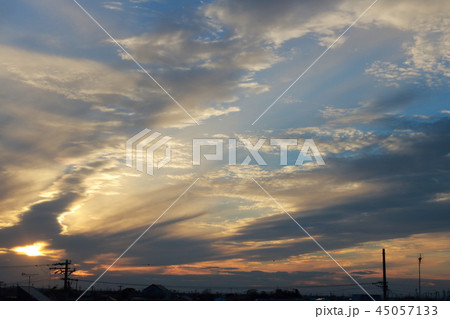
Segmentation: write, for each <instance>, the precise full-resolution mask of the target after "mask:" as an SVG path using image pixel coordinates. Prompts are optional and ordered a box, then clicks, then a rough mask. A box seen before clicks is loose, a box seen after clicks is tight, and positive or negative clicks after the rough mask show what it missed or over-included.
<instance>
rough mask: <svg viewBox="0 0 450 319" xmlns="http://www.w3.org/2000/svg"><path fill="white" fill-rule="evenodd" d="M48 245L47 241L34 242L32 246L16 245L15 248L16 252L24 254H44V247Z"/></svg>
mask: <svg viewBox="0 0 450 319" xmlns="http://www.w3.org/2000/svg"><path fill="white" fill-rule="evenodd" d="M45 246H47V244H46V243H41V242H39V243H34V244H33V245H30V246H23V247H16V248H14V249H13V250H14V251H15V252H16V253H19V254H24V255H27V256H43V255H44V253H43V252H42V251H41V249H42V248H43V247H45Z"/></svg>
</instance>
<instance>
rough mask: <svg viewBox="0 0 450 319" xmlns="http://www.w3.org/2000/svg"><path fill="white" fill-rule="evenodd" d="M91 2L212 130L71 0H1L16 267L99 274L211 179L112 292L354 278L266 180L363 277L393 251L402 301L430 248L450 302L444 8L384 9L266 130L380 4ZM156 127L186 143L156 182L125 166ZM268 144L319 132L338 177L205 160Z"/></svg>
mask: <svg viewBox="0 0 450 319" xmlns="http://www.w3.org/2000/svg"><path fill="white" fill-rule="evenodd" d="M79 3H80V4H81V5H82V6H83V7H84V8H85V9H86V10H87V11H88V12H89V13H90V14H92V16H93V17H95V19H97V20H98V22H99V23H100V24H101V25H102V26H103V27H104V28H105V29H106V30H107V31H108V32H109V33H110V34H111V35H112V36H113V37H114V38H115V39H116V40H117V41H118V42H119V43H120V44H121V45H122V46H123V47H124V48H125V49H126V50H127V51H128V52H129V53H130V54H131V55H132V56H133V57H134V58H135V59H136V61H138V62H139V63H140V64H141V65H142V66H143V67H144V68H145V69H146V70H147V71H148V72H149V73H150V74H151V75H152V76H154V78H155V79H156V80H157V81H158V82H159V83H160V84H161V85H162V86H163V87H164V88H165V89H166V90H167V91H168V92H170V94H171V95H172V96H173V97H174V98H175V99H176V100H177V101H178V102H179V103H180V104H181V105H182V106H183V107H184V108H185V109H186V110H187V112H188V113H189V114H191V115H192V117H193V118H195V119H196V120H197V121H198V123H199V124H200V125H196V124H195V123H194V121H193V120H192V119H191V118H190V117H189V116H188V115H187V114H186V113H185V112H183V111H182V110H181V109H180V108H179V107H178V106H177V105H176V104H175V103H174V102H173V101H172V100H171V99H170V98H169V97H168V96H167V95H166V94H165V93H164V92H163V91H162V90H161V89H160V88H159V87H158V86H157V85H156V84H155V83H154V81H152V79H150V78H149V77H148V76H146V75H145V74H144V73H143V72H142V70H140V69H139V68H138V66H137V65H136V64H135V63H134V62H133V61H131V60H130V58H129V57H128V56H127V55H126V54H124V52H123V51H121V50H120V48H119V47H118V46H117V45H116V44H115V43H113V41H111V39H110V38H108V36H107V35H106V34H105V33H104V32H103V31H102V30H101V29H100V28H99V27H98V26H97V25H96V24H95V23H94V22H93V21H92V20H91V19H89V17H88V16H87V15H86V14H85V13H84V12H83V11H82V10H81V9H80V8H79V7H78V6H77V5H76V3H75V2H73V1H56V0H44V1H39V2H36V1H25V0H24V1H12V0H11V1H10V0H6V1H3V2H2V4H1V5H0V8H1V10H0V28H1V30H2V32H0V54H1V59H0V61H1V62H0V65H1V67H0V81H1V84H2V85H1V89H0V92H1V94H0V129H1V132H0V133H1V138H0V150H1V152H0V154H1V155H0V167H1V170H0V175H1V179H2V181H4V182H3V183H2V185H1V186H0V190H1V191H2V192H1V195H0V261H1V262H0V265H21V264H28V263H31V264H34V263H36V262H39V263H41V262H44V263H47V262H49V261H58V260H60V259H62V258H66V257H67V258H70V259H72V260H74V262H76V263H77V265H78V269H80V270H79V271H78V275H79V276H85V277H86V278H87V279H94V278H96V276H98V275H99V274H100V273H101V271H102V269H104V268H105V267H107V266H108V265H109V264H110V263H111V262H112V261H113V260H114V259H115V258H116V257H117V256H118V255H120V253H121V252H122V251H123V250H124V249H125V248H126V247H127V246H128V245H129V244H130V243H131V242H132V241H133V240H134V238H136V237H137V236H138V235H139V234H140V233H141V232H142V230H143V229H145V227H146V226H147V225H149V224H151V223H152V222H153V221H154V220H155V219H156V218H157V217H158V216H159V215H160V214H161V213H162V212H163V211H164V210H165V209H166V208H167V207H168V206H169V205H170V204H171V202H173V200H174V199H175V198H176V197H177V196H178V195H179V194H181V193H182V192H183V190H184V189H185V188H186V187H187V186H188V185H189V184H190V183H192V182H193V181H194V180H195V179H196V178H199V181H198V182H197V183H196V185H195V186H194V187H193V188H192V189H191V190H190V191H189V192H188V193H187V194H186V196H184V197H183V198H182V199H181V200H180V202H179V203H177V205H175V206H174V207H173V209H172V210H171V211H170V213H168V214H167V216H164V219H162V220H161V222H160V224H158V225H156V226H155V228H154V229H152V230H151V232H150V233H149V234H147V235H146V236H145V237H144V238H143V239H142V240H141V241H140V242H139V243H138V244H137V245H136V246H135V247H133V249H132V250H130V252H129V253H128V254H127V255H126V256H125V257H124V258H123V259H122V260H121V261H120V262H119V263H118V264H117V265H116V266H114V267H113V268H112V269H111V271H110V272H109V273H108V274H107V275H106V276H105V277H104V278H103V280H105V281H107V280H108V278H109V279H111V277H114V278H115V279H117V278H118V277H120V278H121V280H122V281H125V282H134V283H142V282H144V283H147V282H148V283H150V282H152V280H153V281H155V280H156V281H159V282H160V283H162V284H164V283H166V284H168V285H172V286H176V285H177V283H180V284H179V285H180V286H182V283H184V284H185V285H186V282H189V283H192V285H194V286H195V285H198V286H204V285H207V284H210V285H211V286H220V285H223V284H225V283H228V284H229V285H232V286H244V285H243V284H242V283H243V282H245V286H252V287H253V286H254V287H269V286H277V285H279V286H283V285H286V286H288V285H291V284H293V285H298V286H307V285H314V286H316V285H334V284H339V283H343V284H345V283H347V284H348V283H349V280H350V279H349V278H348V277H347V276H346V275H345V274H344V273H342V271H341V270H340V269H339V268H337V266H336V265H335V264H334V263H333V261H332V260H330V259H329V258H328V256H326V255H324V253H323V252H322V251H321V250H320V249H319V248H318V247H317V246H316V245H315V244H314V243H313V242H312V241H311V240H310V239H309V238H308V237H307V236H306V235H305V234H304V233H302V232H300V231H299V229H296V227H297V226H296V225H295V224H294V223H293V222H292V220H290V219H289V217H288V216H286V215H285V214H284V213H283V212H282V211H281V210H280V208H279V207H278V206H277V205H275V204H274V202H273V201H271V199H270V198H268V197H267V196H266V194H264V192H262V191H261V189H260V188H259V187H258V186H257V185H256V184H255V183H254V182H253V181H252V178H255V179H256V180H258V181H260V183H261V185H263V186H264V187H265V188H266V189H267V191H268V192H269V193H271V194H272V195H273V197H274V198H276V199H277V200H278V201H279V202H280V203H281V204H282V206H283V207H284V208H285V209H286V210H287V211H289V212H290V213H291V214H292V215H293V216H294V217H295V218H296V219H297V220H298V221H299V222H300V223H301V224H302V225H303V226H304V227H305V228H306V229H308V231H309V232H310V233H311V234H312V235H313V236H315V237H317V239H318V240H319V241H320V242H321V243H322V245H323V246H324V247H325V248H326V249H327V250H329V251H330V253H331V254H332V255H334V256H335V257H336V259H337V260H338V261H339V262H340V263H342V265H344V267H345V268H346V269H348V271H349V272H350V273H354V275H355V278H358V280H360V281H362V282H371V281H377V280H378V279H379V277H380V267H379V259H380V258H379V254H380V251H381V248H383V247H386V249H387V250H388V252H392V253H395V256H396V257H395V258H396V259H395V260H392V266H391V268H390V273H391V274H392V281H393V282H395V281H396V280H397V282H398V287H400V288H398V289H402V288H401V287H407V288H405V289H406V290H408V291H411V292H413V291H414V288H415V284H414V281H413V280H414V278H415V276H416V274H415V270H416V269H415V258H416V255H417V254H418V253H423V254H424V256H425V260H426V261H427V262H429V266H428V267H429V268H428V273H427V274H425V275H424V276H425V279H426V280H428V281H425V285H427V289H430V290H433V289H444V288H448V280H449V279H450V273H449V272H448V269H449V267H448V263H449V261H450V248H449V246H448V238H449V236H450V234H449V232H448V226H449V220H448V209H449V203H450V185H449V183H448V180H449V178H448V174H449V171H448V167H449V166H448V163H449V158H450V157H449V156H450V149H449V145H450V143H449V139H450V131H449V127H450V126H449V124H450V119H449V118H448V116H449V114H450V106H449V105H448V97H449V77H450V68H449V55H448V52H450V50H449V49H450V39H449V36H448V32H446V31H447V30H448V27H449V17H448V14H446V12H448V11H449V10H448V9H449V8H448V5H447V4H446V3H445V2H442V1H437V0H436V1H427V3H424V2H422V1H419V0H417V1H416V0H414V1H406V0H405V1H396V2H388V1H383V0H379V1H378V2H377V3H376V4H375V5H374V6H373V7H372V8H371V9H370V10H369V11H368V12H367V14H366V15H364V16H363V17H362V18H361V19H360V20H359V21H358V22H357V23H356V24H355V25H354V27H353V28H351V29H350V30H349V31H348V32H347V33H346V34H345V35H344V36H343V37H342V38H341V39H340V40H339V41H338V42H337V43H336V44H335V45H334V46H333V47H332V48H331V49H330V50H329V51H328V52H327V53H326V54H325V55H324V56H323V57H322V58H321V59H320V60H319V61H318V62H317V63H316V64H315V65H314V66H313V67H312V68H311V69H310V70H309V71H308V72H307V73H306V74H305V75H304V76H303V77H302V78H301V79H300V80H299V81H298V82H297V83H296V84H295V85H294V86H293V87H292V88H291V89H290V90H289V91H288V92H287V93H286V94H285V95H283V97H282V98H280V100H279V101H278V102H277V103H276V104H275V105H274V106H273V107H272V108H271V109H270V110H269V111H268V112H267V113H266V114H264V116H262V117H261V119H260V120H258V121H257V122H256V123H255V124H254V125H252V123H253V122H254V121H255V120H256V119H257V118H258V117H259V116H260V114H261V113H262V112H263V111H264V110H265V109H266V108H267V107H268V106H269V105H270V104H271V103H272V102H273V101H274V100H275V99H276V98H277V97H279V96H280V94H281V93H282V92H283V91H284V90H285V89H286V88H287V87H288V86H289V85H290V84H291V83H292V82H293V81H294V80H295V79H296V78H297V77H298V76H299V75H300V74H301V73H302V72H303V71H304V70H305V69H307V68H308V67H309V66H310V65H311V63H312V62H313V61H314V60H315V59H316V58H317V57H318V56H319V55H320V54H321V53H322V52H324V50H325V49H327V48H328V47H329V46H330V44H331V43H332V42H333V41H334V40H335V39H336V38H337V37H338V36H339V35H340V34H341V33H342V32H343V31H344V30H345V29H346V28H347V26H349V25H350V24H351V23H352V22H353V21H354V20H355V19H356V18H357V17H358V16H359V15H360V14H361V13H362V12H363V11H364V10H365V9H366V8H367V7H368V6H369V5H370V4H371V3H372V2H371V1H358V2H355V1H349V0H340V1H277V2H273V1H246V2H241V1H220V0H219V1H209V2H208V1H185V2H184V1H183V2H179V1H164V2H162V1H138V0H134V1H131V0H130V1H125V0H124V1H109V2H108V1H82V0H81V1H79ZM144 128H150V129H152V130H154V131H158V132H161V133H162V134H163V135H169V136H171V137H172V140H171V143H172V162H171V163H169V164H168V165H167V166H165V167H163V168H162V169H160V170H158V171H157V173H156V174H155V175H154V176H149V175H146V174H141V173H139V172H137V171H135V170H133V169H131V168H128V167H126V166H125V163H124V162H125V159H124V156H125V155H124V154H125V149H124V148H125V141H126V140H127V139H128V138H130V137H131V136H133V135H134V134H136V133H137V132H139V131H141V130H142V129H144ZM260 137H264V138H266V139H270V138H297V139H299V140H300V141H302V140H304V139H307V138H310V139H311V138H312V139H314V141H315V143H316V145H317V147H318V148H319V150H320V152H321V154H322V156H323V157H324V160H325V162H326V165H325V166H319V165H315V163H314V162H312V163H309V164H307V165H304V166H301V167H296V166H293V165H289V166H286V167H282V166H279V165H278V163H277V160H276V158H277V157H276V156H277V154H278V153H277V150H276V149H275V148H273V147H270V145H269V144H268V143H269V142H267V143H266V144H265V145H264V147H263V148H262V150H261V153H262V154H263V155H264V157H265V158H270V159H271V160H270V162H269V165H268V166H265V167H259V166H257V165H255V162H254V161H253V162H252V163H251V164H252V165H250V166H229V165H226V163H224V162H211V163H205V165H202V166H201V167H193V166H192V162H191V161H192V149H191V148H192V139H193V138H226V139H228V138H237V139H242V138H249V139H250V140H251V141H253V142H256V140H257V139H258V138H260ZM300 145H301V143H300ZM239 151H240V152H241V153H240V156H241V157H242V156H243V157H245V156H246V154H245V150H244V149H243V148H242V145H240V149H239ZM298 151H299V149H296V150H294V149H292V150H291V151H290V152H289V156H290V158H295V156H296V154H297V153H298ZM243 157H242V158H243ZM290 163H291V164H292V160H290ZM35 243H37V245H38V246H40V247H41V253H40V254H39V255H38V256H27V255H23V254H22V253H20V251H19V252H18V250H17V247H28V246H32V245H33V244H35ZM156 256H158V257H156ZM428 256H429V257H428ZM427 257H428V258H429V259H428V258H427ZM427 259H428V260H427ZM431 260H433V261H431ZM8 269H9V270H8V271H9V272H8V273H5V274H6V275H5V276H7V277H6V278H0V280H3V281H5V282H15V281H17V280H18V279H17V278H18V277H20V276H18V275H20V272H21V271H15V270H11V269H14V268H8ZM273 274H277V276H278V277H277V276H275V277H276V278H279V281H277V280H276V279H273V278H274V277H273V276H272V275H273ZM244 278H246V279H244ZM36 280H38V279H36ZM116 281H117V280H116ZM216 283H218V284H216ZM350 283H351V281H350ZM370 289H371V290H370V291H371V292H372V293H379V292H378V291H377V288H376V287H371V288H370ZM356 291H357V287H356V288H355V290H354V292H356Z"/></svg>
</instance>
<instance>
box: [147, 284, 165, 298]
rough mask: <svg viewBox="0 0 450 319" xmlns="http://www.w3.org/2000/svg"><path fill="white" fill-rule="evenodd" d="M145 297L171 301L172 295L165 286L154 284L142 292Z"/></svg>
mask: <svg viewBox="0 0 450 319" xmlns="http://www.w3.org/2000/svg"><path fill="white" fill-rule="evenodd" d="M142 293H143V294H144V296H145V297H147V298H150V299H156V300H169V299H170V297H171V295H172V293H171V292H170V290H169V289H167V288H166V287H164V286H163V285H155V284H152V285H150V286H148V287H147V288H145V289H143V290H142Z"/></svg>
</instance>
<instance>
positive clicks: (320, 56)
mask: <svg viewBox="0 0 450 319" xmlns="http://www.w3.org/2000/svg"><path fill="white" fill-rule="evenodd" d="M377 2H378V0H375V1H374V2H373V3H372V4H371V5H370V6H369V7H368V8H367V9H366V10H364V12H363V13H361V14H360V16H359V17H358V18H356V20H355V21H353V23H352V24H350V25H349V26H348V27H347V29H345V31H344V32H342V34H341V35H340V36H339V37H338V38H337V39H336V40H334V42H333V43H331V45H330V46H329V47H328V48H327V49H326V50H325V51H323V52H322V54H321V55H319V57H318V58H317V59H315V60H314V62H313V63H311V65H310V66H309V67H308V68H307V69H306V70H305V71H303V73H302V74H300V76H299V77H298V78H297V79H295V81H294V82H292V84H291V85H289V86H288V88H287V89H286V90H284V92H283V93H281V95H280V96H279V97H277V98H276V99H275V101H273V102H272V104H270V105H269V106H268V107H267V109H265V110H264V112H262V113H261V115H260V116H258V118H257V119H256V120H255V121H254V122H253V123H252V125H254V124H255V123H256V122H258V121H259V119H260V118H261V117H262V116H263V115H264V114H266V113H267V111H269V110H270V109H271V108H272V106H274V105H275V103H277V102H278V100H279V99H281V98H282V97H283V95H284V94H286V92H287V91H289V90H290V88H291V87H293V86H294V84H295V83H297V81H298V80H300V79H301V78H302V77H303V76H304V75H305V74H306V72H308V71H309V69H311V68H312V67H313V66H314V64H316V63H317V61H319V60H320V59H321V58H322V57H323V56H324V55H325V53H327V52H328V50H330V49H331V48H332V47H333V45H335V44H336V42H338V41H339V39H340V38H342V36H343V35H344V34H346V33H347V31H348V30H350V29H351V27H353V26H354V25H355V23H356V22H358V21H359V19H361V18H362V17H363V16H364V15H365V14H366V13H367V11H369V9H370V8H372V7H373V5H374V4H375V3H377Z"/></svg>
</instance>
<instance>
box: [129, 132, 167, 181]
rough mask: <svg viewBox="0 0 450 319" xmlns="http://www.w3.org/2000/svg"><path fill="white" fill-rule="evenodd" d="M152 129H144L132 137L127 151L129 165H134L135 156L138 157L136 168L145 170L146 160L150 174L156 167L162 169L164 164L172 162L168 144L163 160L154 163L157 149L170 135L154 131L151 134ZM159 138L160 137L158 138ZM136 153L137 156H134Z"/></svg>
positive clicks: (147, 171)
mask: <svg viewBox="0 0 450 319" xmlns="http://www.w3.org/2000/svg"><path fill="white" fill-rule="evenodd" d="M150 131H151V130H149V129H147V128H146V129H144V130H142V131H140V132H139V133H137V134H136V135H134V136H133V137H132V138H130V139H129V140H128V141H127V143H126V152H127V166H128V167H133V163H134V161H133V158H135V159H136V169H137V170H138V171H140V172H144V162H145V163H146V164H147V165H146V170H145V172H146V173H147V174H149V175H153V171H154V167H155V166H156V168H157V169H160V168H161V167H163V166H164V165H166V164H167V163H169V162H170V160H171V152H170V145H167V146H166V154H165V156H164V158H163V159H162V160H160V161H159V162H158V163H156V164H155V163H154V153H155V151H156V150H157V149H159V148H160V147H162V146H163V145H164V144H166V143H167V142H168V141H169V140H170V139H172V138H171V137H169V136H163V137H161V138H159V137H160V136H161V133H159V132H154V133H152V134H149V133H150ZM158 138H159V139H158ZM133 155H135V156H133Z"/></svg>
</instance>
